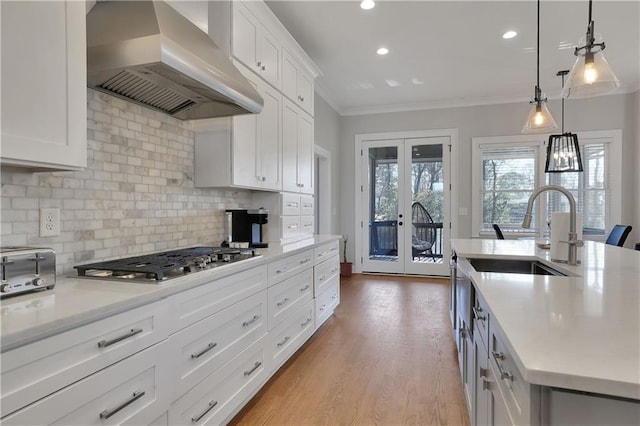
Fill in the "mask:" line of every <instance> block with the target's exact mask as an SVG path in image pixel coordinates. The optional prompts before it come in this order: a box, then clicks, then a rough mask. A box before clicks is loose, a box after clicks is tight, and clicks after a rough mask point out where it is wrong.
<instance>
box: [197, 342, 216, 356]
mask: <svg viewBox="0 0 640 426" xmlns="http://www.w3.org/2000/svg"><path fill="white" fill-rule="evenodd" d="M216 346H218V344H217V343H214V342H211V343H209V344H208V345H207V347H206V348H204V349H203V350H201V351H200V352H195V353H192V354H191V358H192V359H196V358H200V357H201V356H202V355H204V354H206V353H207V352H209V351H210V350H211V349H213V348H215V347H216Z"/></svg>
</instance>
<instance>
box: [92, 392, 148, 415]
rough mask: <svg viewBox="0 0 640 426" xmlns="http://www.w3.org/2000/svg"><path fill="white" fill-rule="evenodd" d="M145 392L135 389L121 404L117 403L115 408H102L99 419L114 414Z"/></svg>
mask: <svg viewBox="0 0 640 426" xmlns="http://www.w3.org/2000/svg"><path fill="white" fill-rule="evenodd" d="M144 394H145V392H144V391H136V392H134V393H133V396H132V397H131V398H129V399H127V400H126V401H125V402H123V403H122V404H120V405H118V406H117V407H116V408H113V409H111V410H104V411H103V412H101V413H100V418H101V419H103V420H104V419H108V418H109V417H111V416H113V415H114V414H116V413H117V412H118V411H120V410H122V409H123V408H125V407H126V406H128V405H130V404H132V403H133V402H135V401H137V400H138V399H140V398H142V397H143V396H144Z"/></svg>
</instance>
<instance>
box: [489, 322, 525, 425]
mask: <svg viewBox="0 0 640 426" xmlns="http://www.w3.org/2000/svg"><path fill="white" fill-rule="evenodd" d="M489 359H490V361H489V363H490V364H491V366H492V367H493V370H494V372H495V373H496V379H495V380H496V383H497V384H498V388H499V389H500V393H501V394H502V396H503V397H504V400H505V403H506V405H507V409H508V410H509V413H510V415H511V418H512V419H513V422H514V424H529V423H530V419H531V415H532V414H533V413H531V406H532V405H531V396H532V395H531V385H530V384H529V383H527V382H525V381H524V379H523V378H522V376H521V375H520V371H519V370H518V367H517V366H516V364H515V361H514V359H513V356H512V355H511V353H510V352H509V350H508V349H507V347H506V345H505V341H504V338H503V335H502V332H501V330H499V329H498V328H497V327H496V325H495V323H494V322H491V324H490V330H489Z"/></svg>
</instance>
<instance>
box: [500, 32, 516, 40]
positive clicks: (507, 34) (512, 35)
mask: <svg viewBox="0 0 640 426" xmlns="http://www.w3.org/2000/svg"><path fill="white" fill-rule="evenodd" d="M517 35H518V33H517V32H515V31H507V32H506V33H504V34H502V38H504V39H507V40H508V39H510V38H514V37H515V36H517Z"/></svg>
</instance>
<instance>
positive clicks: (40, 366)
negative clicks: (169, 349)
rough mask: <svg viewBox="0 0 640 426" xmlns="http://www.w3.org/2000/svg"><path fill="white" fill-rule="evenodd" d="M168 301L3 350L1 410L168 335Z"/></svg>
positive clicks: (16, 406) (29, 400)
mask: <svg viewBox="0 0 640 426" xmlns="http://www.w3.org/2000/svg"><path fill="white" fill-rule="evenodd" d="M168 323H169V321H168V315H167V305H166V303H165V301H164V300H161V301H159V302H156V303H151V304H148V305H145V306H141V307H139V308H135V309H132V310H130V311H127V312H123V313H121V314H118V315H114V316H111V317H108V318H105V319H103V320H99V321H95V322H93V323H91V324H87V325H84V326H81V327H78V328H75V329H73V330H69V331H67V332H64V333H61V334H58V335H55V336H52V337H48V338H46V339H42V340H39V341H36V342H34V343H31V344H29V345H26V346H22V347H19V348H16V349H14V350H10V351H7V352H4V353H3V354H2V376H1V384H2V405H1V408H2V414H3V415H7V414H10V413H12V412H14V411H16V410H18V409H20V408H22V407H24V406H26V405H28V404H31V403H32V402H34V401H36V400H38V399H40V398H43V397H45V396H47V395H50V394H52V393H54V392H56V391H58V390H59V389H61V388H63V387H65V386H67V385H70V384H72V383H74V382H77V381H79V380H81V379H84V378H85V377H87V376H89V375H90V374H92V373H95V372H96V371H98V370H101V369H103V368H105V367H107V366H109V365H111V364H113V363H115V362H117V361H119V360H121V359H124V358H126V357H128V356H131V355H133V354H135V353H136V352H139V351H141V350H142V349H144V348H147V347H149V346H151V345H153V344H155V343H158V342H160V341H162V340H163V339H166V338H167V336H168V334H169V333H168Z"/></svg>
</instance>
